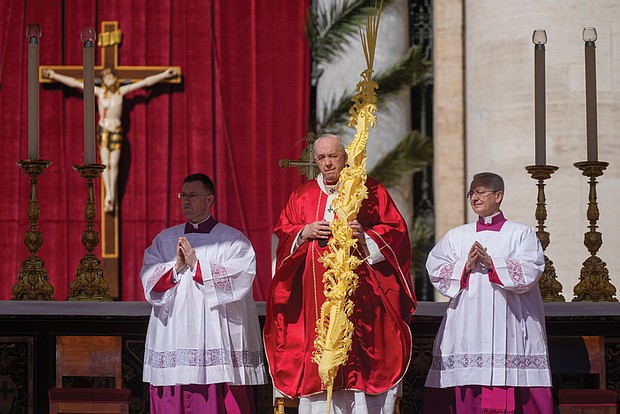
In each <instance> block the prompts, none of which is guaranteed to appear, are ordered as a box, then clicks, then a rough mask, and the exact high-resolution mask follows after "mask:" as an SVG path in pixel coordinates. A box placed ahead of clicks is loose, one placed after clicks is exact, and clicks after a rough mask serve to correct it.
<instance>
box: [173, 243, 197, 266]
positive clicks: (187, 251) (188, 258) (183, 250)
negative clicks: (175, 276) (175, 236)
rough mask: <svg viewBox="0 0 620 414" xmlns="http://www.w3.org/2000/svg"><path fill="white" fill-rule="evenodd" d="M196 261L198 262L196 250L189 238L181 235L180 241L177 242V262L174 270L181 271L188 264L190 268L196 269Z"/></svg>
mask: <svg viewBox="0 0 620 414" xmlns="http://www.w3.org/2000/svg"><path fill="white" fill-rule="evenodd" d="M196 263H198V258H197V257H196V250H194V248H192V245H191V244H190V243H189V240H187V239H186V238H185V237H179V242H178V243H177V262H176V263H175V265H174V270H176V272H177V273H179V272H182V271H183V270H185V268H187V267H188V266H189V268H190V269H194V267H195V266H196Z"/></svg>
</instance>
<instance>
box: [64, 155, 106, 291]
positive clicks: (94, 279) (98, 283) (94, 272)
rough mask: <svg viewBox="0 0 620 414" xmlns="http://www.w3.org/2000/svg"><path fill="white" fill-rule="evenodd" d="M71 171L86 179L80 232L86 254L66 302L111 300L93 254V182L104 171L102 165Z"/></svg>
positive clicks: (96, 235)
mask: <svg viewBox="0 0 620 414" xmlns="http://www.w3.org/2000/svg"><path fill="white" fill-rule="evenodd" d="M73 169H74V170H76V171H77V172H79V173H80V175H81V176H82V178H84V179H86V187H87V189H88V196H87V200H86V209H85V214H84V216H85V218H86V230H85V231H83V232H82V245H83V246H84V247H85V248H86V250H87V253H86V254H85V255H84V257H82V259H80V264H79V265H78V268H77V272H76V275H75V279H74V280H73V281H72V282H71V284H70V285H69V290H70V292H69V298H68V300H112V298H111V297H110V295H109V293H108V289H109V286H108V282H106V281H105V279H104V278H103V267H102V266H101V262H100V261H99V259H98V258H97V256H95V255H94V254H93V250H95V248H96V247H97V245H98V244H99V233H97V231H95V225H94V222H95V217H96V209H95V193H94V189H93V187H94V182H93V180H94V179H95V178H97V177H99V175H100V174H101V172H102V171H103V170H104V169H105V165H103V164H81V165H74V166H73Z"/></svg>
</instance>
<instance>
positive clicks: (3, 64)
mask: <svg viewBox="0 0 620 414" xmlns="http://www.w3.org/2000/svg"><path fill="white" fill-rule="evenodd" d="M308 7H309V0H304V1H289V0H277V1H270V2H265V1H260V0H202V1H197V0H192V1H188V0H158V1H151V0H132V1H131V2H128V1H125V0H99V1H95V0H90V1H85V0H64V1H62V0H45V1H43V0H36V1H18V0H4V1H1V2H0V16H2V17H0V131H1V132H0V133H1V137H2V141H1V142H2V144H3V145H2V148H3V150H2V151H1V152H0V163H1V167H0V174H1V177H0V191H1V192H2V194H3V197H1V198H0V226H1V229H2V231H1V232H0V251H1V254H2V263H3V272H2V273H3V277H2V278H0V299H10V298H11V287H12V286H13V284H14V283H15V282H16V281H17V277H18V274H19V270H20V268H21V266H22V262H23V260H24V259H25V258H26V257H27V256H28V251H27V249H26V247H25V245H24V242H23V238H24V233H25V232H26V231H27V230H28V228H29V220H28V217H27V207H28V200H29V188H30V187H29V182H28V177H27V176H26V174H25V173H24V172H23V171H22V170H21V169H20V168H19V167H17V165H16V164H15V163H16V161H17V160H20V159H25V158H27V135H28V133H27V131H28V128H27V122H28V120H27V104H28V103H27V89H28V88H27V39H26V37H25V29H26V27H27V25H28V23H31V22H37V23H39V24H40V25H41V30H42V32H43V36H42V38H41V39H40V64H41V65H42V66H45V65H81V64H82V43H81V41H80V30H81V28H82V27H83V26H93V27H95V28H96V30H97V31H99V30H100V27H101V22H102V21H118V22H119V28H120V30H121V31H122V32H123V41H122V45H121V47H120V50H119V64H121V65H127V66H150V65H157V66H166V65H171V66H172V65H174V66H181V67H182V71H183V83H182V84H181V85H163V84H159V85H155V86H153V87H151V88H149V89H145V90H140V91H136V92H133V93H132V94H130V95H128V96H127V97H126V99H125V103H124V106H125V107H124V117H123V122H124V127H125V130H126V141H125V144H124V147H123V149H122V159H121V176H120V177H119V191H120V196H121V207H120V218H121V221H120V235H121V238H120V243H121V244H120V246H121V277H122V279H121V299H122V300H143V294H142V286H141V283H140V279H139V272H140V266H141V263H142V256H143V252H144V249H145V248H146V247H147V246H148V245H149V244H150V242H151V240H152V239H153V237H154V236H155V235H156V234H157V233H158V232H159V231H161V230H162V229H163V228H165V227H167V226H170V225H173V224H176V223H179V222H181V221H183V215H182V214H181V210H180V202H179V200H178V199H177V198H176V192H178V191H179V190H180V186H181V184H182V180H183V178H184V177H185V176H186V175H188V174H190V173H193V172H204V173H206V174H208V175H210V176H211V177H212V178H213V179H214V181H215V184H216V190H217V200H216V209H215V212H214V213H215V214H214V215H215V216H216V218H217V219H218V220H219V221H221V222H224V223H227V224H229V225H232V226H234V227H236V228H238V229H240V230H241V231H243V232H244V233H245V234H246V235H247V236H248V237H249V238H250V240H251V241H252V243H253V245H254V248H255V250H256V253H257V265H258V276H257V281H256V283H255V297H256V299H258V300H264V298H265V296H266V294H267V289H268V285H269V281H270V278H271V233H272V229H273V226H274V224H275V222H276V220H277V217H278V215H279V213H280V211H281V209H282V208H283V207H284V204H285V203H286V200H287V198H288V195H289V194H290V192H291V191H292V190H293V188H295V187H296V186H297V185H298V184H300V183H301V181H302V177H300V175H299V173H298V172H297V171H296V170H295V169H288V170H282V169H280V168H279V166H278V160H279V159H280V158H291V157H292V158H295V157H296V156H297V154H299V152H300V151H301V149H302V148H303V146H304V145H305V141H304V138H303V137H304V135H305V132H306V130H307V124H308V123H307V118H308V112H309V108H308V99H309V56H308V50H307V44H306V40H305V37H304V33H303V22H304V19H305V16H306V12H307V9H308ZM99 61H100V58H99V51H98V50H97V51H96V62H97V64H99ZM83 142H84V140H83V101H82V93H81V92H80V91H76V90H73V89H71V88H67V87H63V86H60V85H58V84H56V85H49V86H45V87H42V88H41V91H40V157H41V158H42V159H48V160H51V161H52V162H53V163H52V165H51V166H50V168H48V169H47V170H46V171H45V173H44V174H42V175H41V176H40V177H39V184H38V186H37V189H38V197H39V201H40V206H41V218H40V221H39V223H40V230H41V232H42V235H43V246H42V247H41V249H40V251H39V253H38V255H39V257H41V259H43V261H44V262H45V266H46V268H47V270H48V274H49V279H50V281H51V283H52V285H53V286H54V289H55V293H54V297H55V299H56V300H65V299H66V298H67V295H68V287H69V283H70V282H71V280H73V278H74V277H75V272H76V269H77V265H78V263H79V260H80V258H81V257H82V256H83V255H84V253H85V249H84V247H83V246H82V245H81V232H82V231H83V230H85V226H86V224H85V220H84V208H85V203H86V188H85V182H84V179H82V178H81V177H80V176H79V175H78V174H77V172H75V171H74V170H73V169H72V166H73V165H75V164H80V163H82V162H83V148H84V145H83ZM97 186H99V182H98V183H97ZM95 194H96V195H97V207H98V216H97V229H98V230H99V226H98V223H99V222H98V220H99V217H100V215H99V206H100V203H101V200H100V199H99V194H100V190H99V188H97V189H96V191H95ZM95 253H96V254H97V255H98V256H99V257H100V249H99V248H98V249H97V251H96V252H95Z"/></svg>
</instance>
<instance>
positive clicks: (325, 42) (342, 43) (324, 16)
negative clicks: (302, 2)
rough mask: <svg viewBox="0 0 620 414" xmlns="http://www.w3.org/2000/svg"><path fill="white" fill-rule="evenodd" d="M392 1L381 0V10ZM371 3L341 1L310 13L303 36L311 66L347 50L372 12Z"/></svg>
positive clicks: (369, 0)
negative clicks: (304, 36) (306, 38)
mask: <svg viewBox="0 0 620 414" xmlns="http://www.w3.org/2000/svg"><path fill="white" fill-rule="evenodd" d="M393 1H394V0H383V7H384V8H385V7H387V6H389V5H390V4H391V3H393ZM374 4H375V0H343V1H341V2H335V3H334V4H332V5H330V6H329V8H320V9H319V10H317V11H316V12H313V11H310V13H309V15H308V19H307V21H306V36H307V37H308V39H309V40H310V53H311V56H312V59H313V60H314V61H315V62H318V63H323V62H328V61H330V60H331V59H333V58H335V57H337V56H340V55H341V54H342V53H343V52H345V51H346V50H348V49H349V45H348V43H349V42H350V41H351V40H352V39H353V38H355V37H357V36H358V35H359V27H360V26H363V25H364V23H365V20H366V16H367V15H368V14H369V13H372V11H373V10H374Z"/></svg>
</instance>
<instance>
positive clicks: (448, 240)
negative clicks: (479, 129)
mask: <svg viewBox="0 0 620 414" xmlns="http://www.w3.org/2000/svg"><path fill="white" fill-rule="evenodd" d="M503 197H504V182H503V179H502V178H501V177H500V176H499V175H497V174H494V173H480V174H476V175H475V176H474V178H473V180H472V183H471V186H470V190H469V192H468V193H467V198H468V199H469V202H470V205H471V208H472V210H473V211H474V212H475V213H476V214H478V217H479V218H478V220H477V221H476V222H474V223H470V224H466V225H463V226H459V227H456V228H454V229H452V230H450V231H449V232H448V233H447V234H446V235H445V236H444V237H443V238H442V239H441V240H440V241H439V242H438V243H437V244H436V245H435V247H434V248H433V249H432V251H431V252H430V253H429V256H428V259H427V262H426V268H427V270H428V274H429V277H430V280H431V283H432V284H433V286H434V287H435V289H436V290H437V291H439V292H440V293H441V294H442V295H445V296H447V297H449V298H450V303H449V305H448V309H447V311H446V314H445V316H444V318H443V320H442V323H441V326H440V328H439V331H438V333H437V337H436V338H435V343H434V346H433V362H432V365H431V368H430V371H429V373H428V376H427V380H426V387H427V388H426V393H425V412H427V413H431V412H432V413H437V412H456V413H481V412H498V413H500V412H501V413H513V412H517V413H537V414H540V413H552V412H553V398H552V394H551V385H552V384H551V373H550V370H549V358H548V355H547V340H546V332H545V315H544V309H543V303H542V298H541V295H540V291H539V289H538V279H539V278H540V276H541V274H542V272H543V270H544V264H545V261H544V253H543V250H542V247H541V244H540V242H539V240H538V238H537V236H536V232H535V230H534V229H533V228H531V227H529V226H525V225H523V224H519V223H515V222H512V221H509V220H506V218H505V217H504V215H503V213H502V211H501V210H500V204H501V202H502V200H503Z"/></svg>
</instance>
